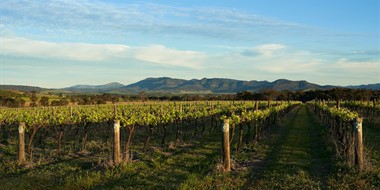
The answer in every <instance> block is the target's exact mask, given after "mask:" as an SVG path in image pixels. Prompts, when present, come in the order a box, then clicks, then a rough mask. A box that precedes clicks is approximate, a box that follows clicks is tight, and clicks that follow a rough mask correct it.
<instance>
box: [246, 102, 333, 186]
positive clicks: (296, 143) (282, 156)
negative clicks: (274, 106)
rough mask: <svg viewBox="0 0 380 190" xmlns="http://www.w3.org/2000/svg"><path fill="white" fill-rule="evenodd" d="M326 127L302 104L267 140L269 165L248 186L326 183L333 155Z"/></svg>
mask: <svg viewBox="0 0 380 190" xmlns="http://www.w3.org/2000/svg"><path fill="white" fill-rule="evenodd" d="M322 129H323V127H322V126H321V125H320V124H319V123H318V122H317V121H316V120H315V118H314V117H313V114H312V113H311V112H310V111H309V110H308V108H307V107H306V106H305V105H303V106H301V107H299V109H298V110H296V111H295V112H294V113H292V114H291V115H290V116H289V117H288V118H287V119H286V120H285V122H284V123H283V124H282V125H280V126H279V129H278V131H277V132H278V134H275V135H274V136H273V137H270V138H269V139H268V140H266V142H267V143H268V144H269V146H270V147H271V151H270V152H269V153H268V156H267V158H266V160H267V164H266V165H267V167H266V168H265V169H263V172H262V173H261V174H259V175H258V178H256V179H255V180H254V181H253V182H252V183H250V184H249V185H247V186H246V187H247V188H254V189H256V188H258V189H304V188H306V189H318V188H324V187H325V186H326V182H325V181H326V178H327V176H328V175H329V173H330V171H331V154H330V153H329V152H328V151H327V149H326V145H325V144H324V143H323V142H324V139H323V135H322Z"/></svg>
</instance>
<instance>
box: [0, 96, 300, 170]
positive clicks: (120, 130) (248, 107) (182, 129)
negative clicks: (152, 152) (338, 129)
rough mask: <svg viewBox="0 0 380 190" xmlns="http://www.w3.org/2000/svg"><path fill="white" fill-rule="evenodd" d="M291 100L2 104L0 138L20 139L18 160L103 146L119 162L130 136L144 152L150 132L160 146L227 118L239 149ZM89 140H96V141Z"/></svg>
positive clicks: (207, 130)
mask: <svg viewBox="0 0 380 190" xmlns="http://www.w3.org/2000/svg"><path fill="white" fill-rule="evenodd" d="M294 105H295V103H294V102H271V103H269V102H258V101H256V102H252V101H250V102H249V101H247V102H229V101H223V102H155V103H136V104H127V105H103V106H75V107H40V108H24V109H0V127H1V135H0V141H1V142H5V143H6V142H9V141H12V140H13V141H18V142H19V145H18V146H19V148H18V152H19V155H18V162H19V163H25V162H27V161H29V162H33V159H35V158H36V157H37V158H40V157H56V156H58V157H59V156H61V155H65V154H69V153H72V152H75V153H83V152H99V151H100V152H106V153H105V154H103V156H105V159H109V158H110V159H111V160H113V162H114V164H119V163H120V162H122V161H124V162H130V161H131V160H132V159H133V156H132V155H131V154H132V151H131V145H132V142H133V138H134V136H139V137H140V138H138V139H139V140H140V139H143V140H141V142H135V143H136V144H137V143H141V144H142V146H141V147H142V151H143V152H145V151H147V150H148V149H149V147H150V142H151V141H152V139H153V138H154V139H160V140H159V141H160V144H161V146H163V147H164V146H167V145H168V141H169V140H170V142H174V143H176V144H181V143H183V142H184V141H191V140H193V139H195V138H198V137H202V136H204V135H213V134H220V127H221V125H222V120H224V119H227V118H228V119H229V121H230V126H231V133H232V134H231V139H230V141H231V142H232V141H233V137H234V131H235V128H237V129H238V131H239V135H238V138H239V139H238V141H237V146H236V150H237V151H238V150H239V149H240V147H241V146H242V143H244V142H245V143H249V142H252V141H258V140H259V139H260V137H261V136H262V135H264V134H265V133H268V130H269V128H270V127H272V126H274V124H275V123H276V122H277V121H278V120H279V118H281V117H283V116H284V115H285V114H286V113H287V112H288V111H289V110H290V109H291V108H292V107H293V106H294ZM244 131H246V132H245V134H244ZM24 135H25V137H24ZM169 137H170V138H171V139H169V140H168V138H169ZM24 138H25V142H26V145H25V147H26V154H25V153H23V151H24V145H23V144H22V143H23V141H24ZM91 142H96V143H95V144H96V146H94V144H93V143H91ZM120 142H122V146H120V144H119V143H120ZM90 145H91V146H90ZM89 146H90V147H89ZM121 147H122V148H123V151H121ZM121 152H123V154H121ZM35 153H36V154H35ZM34 155H37V156H34Z"/></svg>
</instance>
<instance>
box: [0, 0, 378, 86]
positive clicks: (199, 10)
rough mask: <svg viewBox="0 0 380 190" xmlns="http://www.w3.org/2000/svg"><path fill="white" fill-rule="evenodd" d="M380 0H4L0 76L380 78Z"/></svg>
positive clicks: (39, 82) (57, 82)
mask: <svg viewBox="0 0 380 190" xmlns="http://www.w3.org/2000/svg"><path fill="white" fill-rule="evenodd" d="M379 7H380V3H379V1H378V0H368V1H364V2H363V1H355V0H349V1H343V0H334V1H327V0H321V1H316V2H304V1H288V2H283V1H273V0H272V1H265V2H263V1H260V0H252V1H249V2H247V1H233V2H231V1H225V0H219V1H216V0H212V1H206V2H205V1H200V0H193V1H181V2H172V1H167V0H165V1H160V2H156V1H152V0H144V1H141V0H140V1H136V0H132V1H128V2H124V1H120V0H112V1H104V0H99V1H79V2H78V1H75V0H64V1H59V0H48V1H23V0H3V1H1V2H0V84H4V85H27V86H37V87H43V88H65V87H70V86H74V85H78V84H84V85H102V84H107V83H110V81H116V82H118V83H121V84H123V85H128V84H133V83H135V82H138V81H141V80H143V79H145V78H149V77H152V78H157V77H162V76H166V77H170V78H178V79H185V80H190V79H201V78H228V79H235V80H244V81H250V80H257V81H264V80H266V81H275V80H278V79H287V80H292V81H300V80H306V81H308V82H310V83H314V84H319V85H334V86H349V85H366V84H376V83H380V8H379Z"/></svg>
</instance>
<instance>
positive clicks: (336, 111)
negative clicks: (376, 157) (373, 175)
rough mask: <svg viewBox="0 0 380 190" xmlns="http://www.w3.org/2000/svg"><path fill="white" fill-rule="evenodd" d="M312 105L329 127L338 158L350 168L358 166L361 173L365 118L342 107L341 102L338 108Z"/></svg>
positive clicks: (320, 104)
mask: <svg viewBox="0 0 380 190" xmlns="http://www.w3.org/2000/svg"><path fill="white" fill-rule="evenodd" d="M311 105H312V107H313V110H314V112H315V114H316V115H317V117H318V118H319V119H320V120H321V122H322V123H323V124H324V125H325V126H327V127H328V134H329V140H330V142H331V143H332V144H333V146H334V148H335V152H336V155H337V156H338V158H340V159H341V160H343V161H345V162H346V163H347V164H348V165H349V166H350V167H353V166H356V167H357V168H358V170H359V171H361V170H363V168H364V150H363V138H362V134H363V133H362V123H363V118H362V117H359V114H358V113H357V112H355V111H351V110H350V109H348V108H344V107H340V102H338V105H337V106H328V104H326V103H323V102H315V103H313V104H311Z"/></svg>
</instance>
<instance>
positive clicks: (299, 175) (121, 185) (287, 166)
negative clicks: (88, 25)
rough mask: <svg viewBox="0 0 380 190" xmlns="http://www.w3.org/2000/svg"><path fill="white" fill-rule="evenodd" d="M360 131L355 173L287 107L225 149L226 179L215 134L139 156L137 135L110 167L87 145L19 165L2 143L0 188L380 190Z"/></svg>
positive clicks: (378, 152) (377, 138)
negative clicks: (125, 155)
mask: <svg viewBox="0 0 380 190" xmlns="http://www.w3.org/2000/svg"><path fill="white" fill-rule="evenodd" d="M364 127H365V128H364V135H365V136H364V139H365V144H366V147H367V149H366V150H367V151H366V152H368V157H367V158H368V159H367V161H368V163H369V164H368V165H369V166H370V167H368V170H367V171H365V172H363V173H361V174H359V173H358V172H357V171H355V170H352V169H349V168H347V167H345V166H344V165H343V164H340V163H339V162H337V160H335V159H333V158H334V154H333V153H332V152H330V151H329V150H331V149H330V148H329V147H328V145H327V144H326V143H325V142H327V141H326V136H325V135H324V130H325V129H326V128H325V127H324V126H322V125H321V124H320V123H319V122H318V121H317V120H316V118H315V117H314V116H313V114H312V113H311V111H310V110H308V108H307V107H306V106H300V107H298V108H296V109H294V110H293V111H292V112H291V113H290V114H289V115H288V117H286V118H284V119H283V120H282V121H281V122H280V124H279V125H278V126H277V127H274V128H272V129H271V130H270V131H269V135H267V136H265V137H264V138H262V139H260V141H259V142H258V143H250V144H244V145H243V147H242V149H241V151H240V152H236V151H235V148H234V147H235V146H236V144H233V145H232V166H233V167H232V171H231V172H230V173H228V174H226V173H223V172H222V163H221V133H220V132H215V133H213V134H211V135H205V136H204V137H202V138H201V137H200V136H199V137H198V138H197V139H196V140H194V141H190V142H188V143H185V144H183V145H181V146H177V147H175V148H169V147H165V148H161V147H160V142H159V141H160V139H159V138H156V140H153V139H152V140H153V141H152V142H151V145H152V146H151V147H150V148H149V151H147V152H143V151H142V144H141V143H140V142H142V141H143V140H144V136H138V135H137V136H136V138H135V139H134V144H133V146H132V150H133V158H134V161H133V163H129V164H121V165H120V166H117V167H110V166H109V165H108V164H107V158H108V157H109V153H110V152H109V150H106V148H107V147H108V146H107V145H103V146H99V144H97V142H96V141H95V139H92V140H93V141H92V140H91V141H89V143H88V145H89V153H88V154H83V155H77V154H69V155H64V156H61V157H58V156H52V157H51V158H49V159H47V158H43V157H42V158H35V160H34V162H33V164H31V163H29V164H27V165H26V166H19V165H18V164H17V163H16V162H15V159H16V158H17V146H16V143H17V141H16V139H10V140H9V144H6V145H5V144H4V145H3V144H0V184H1V185H0V189H380V188H379V187H380V172H379V168H380V167H379V166H380V134H379V133H380V130H379V127H378V125H375V124H364ZM245 132H246V131H245ZM252 135H253V134H252ZM237 136H238V132H236V133H235V138H234V139H235V140H237V139H238V137H237ZM170 139H174V137H173V136H168V140H170ZM235 143H236V141H235ZM51 146H52V147H51V148H54V146H55V145H54V143H53V144H52V145H51ZM369 150H370V151H369ZM52 155H54V154H52ZM36 157H38V155H37V154H36Z"/></svg>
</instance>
